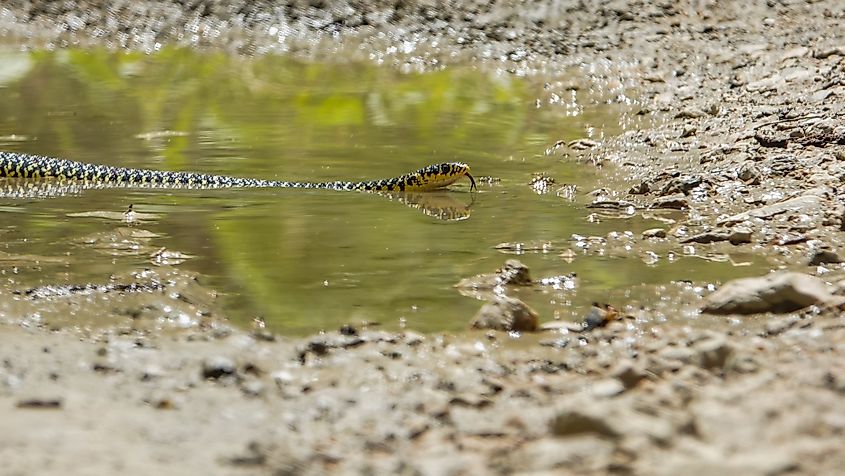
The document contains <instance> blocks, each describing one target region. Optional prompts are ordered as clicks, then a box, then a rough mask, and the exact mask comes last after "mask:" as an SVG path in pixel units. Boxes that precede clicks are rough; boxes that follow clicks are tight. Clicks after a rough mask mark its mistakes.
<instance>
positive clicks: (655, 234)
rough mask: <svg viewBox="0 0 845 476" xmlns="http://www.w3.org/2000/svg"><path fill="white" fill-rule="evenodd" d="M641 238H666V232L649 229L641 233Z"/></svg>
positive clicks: (660, 229)
mask: <svg viewBox="0 0 845 476" xmlns="http://www.w3.org/2000/svg"><path fill="white" fill-rule="evenodd" d="M643 238H666V230H664V229H663V228H649V229H648V230H645V231H644V232H643Z"/></svg>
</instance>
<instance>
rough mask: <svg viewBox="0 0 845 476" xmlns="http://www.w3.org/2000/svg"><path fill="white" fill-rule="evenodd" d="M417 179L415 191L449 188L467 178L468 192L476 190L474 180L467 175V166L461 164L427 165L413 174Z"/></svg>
mask: <svg viewBox="0 0 845 476" xmlns="http://www.w3.org/2000/svg"><path fill="white" fill-rule="evenodd" d="M413 175H416V176H418V177H419V182H420V183H419V187H418V188H417V190H435V189H439V188H443V187H446V186H449V185H451V184H453V183H455V182H457V181H458V180H460V179H461V178H462V177H467V178H469V181H470V190H471V191H472V190H477V189H478V187H476V185H475V179H474V178H473V177H472V175H471V174H470V173H469V165H467V164H465V163H463V162H444V163H442V164H437V165H429V166H428V167H425V168H423V169H420V170H418V171H417V172H416V173H415V174H413Z"/></svg>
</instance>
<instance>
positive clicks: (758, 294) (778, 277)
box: [702, 272, 845, 314]
mask: <svg viewBox="0 0 845 476" xmlns="http://www.w3.org/2000/svg"><path fill="white" fill-rule="evenodd" d="M832 291H833V289H832V287H831V286H830V285H828V284H827V283H825V282H824V281H822V280H821V279H819V278H816V277H815V276H810V275H808V274H803V273H794V272H787V273H775V274H770V275H768V276H763V277H758V278H743V279H736V280H733V281H729V282H727V283H725V284H724V285H723V286H722V287H721V288H719V289H718V290H717V291H716V292H714V293H713V294H711V295H709V296H707V298H706V299H705V302H704V306H703V308H702V312H706V313H710V314H755V313H759V312H792V311H797V310H799V309H802V308H805V307H807V306H811V305H813V304H824V305H837V304H841V303H843V302H845V298H842V297H840V296H834V295H833V293H832Z"/></svg>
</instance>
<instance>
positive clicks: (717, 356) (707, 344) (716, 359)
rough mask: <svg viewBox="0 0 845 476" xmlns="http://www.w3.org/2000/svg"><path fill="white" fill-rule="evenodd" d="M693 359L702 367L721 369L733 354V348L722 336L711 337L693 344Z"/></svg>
mask: <svg viewBox="0 0 845 476" xmlns="http://www.w3.org/2000/svg"><path fill="white" fill-rule="evenodd" d="M693 352H695V359H696V361H697V363H698V366H699V367H701V368H703V369H708V370H709V369H722V368H724V367H725V364H726V363H727V362H728V359H729V358H730V357H731V355H733V353H734V349H733V346H732V345H731V344H729V343H728V341H727V340H725V338H724V337H721V336H718V337H711V338H709V339H705V340H702V341H699V342H696V343H695V345H693Z"/></svg>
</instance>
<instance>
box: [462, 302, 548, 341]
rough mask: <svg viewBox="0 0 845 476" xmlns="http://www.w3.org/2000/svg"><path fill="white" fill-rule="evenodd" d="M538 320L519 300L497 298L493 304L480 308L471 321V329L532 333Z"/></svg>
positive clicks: (531, 310)
mask: <svg viewBox="0 0 845 476" xmlns="http://www.w3.org/2000/svg"><path fill="white" fill-rule="evenodd" d="M538 324H539V319H538V318H537V313H536V312H534V310H533V309H531V308H530V307H528V305H527V304H525V303H524V302H522V301H520V300H519V299H514V298H510V297H507V296H497V297H496V298H495V300H494V301H493V302H488V303H487V304H485V305H483V306H481V309H480V310H479V311H478V313H477V314H476V315H475V317H474V318H473V319H472V324H471V326H472V328H473V329H494V330H499V331H517V332H534V331H536V330H537V326H538Z"/></svg>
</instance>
